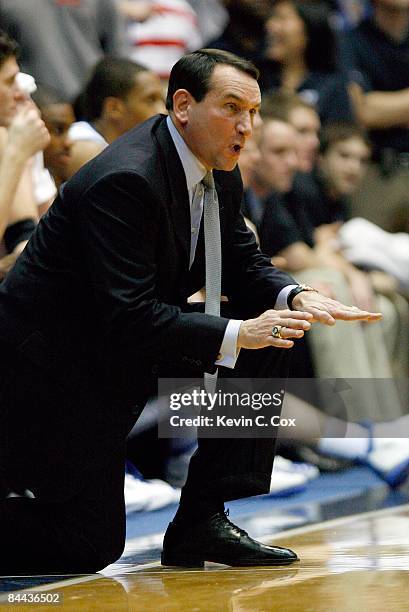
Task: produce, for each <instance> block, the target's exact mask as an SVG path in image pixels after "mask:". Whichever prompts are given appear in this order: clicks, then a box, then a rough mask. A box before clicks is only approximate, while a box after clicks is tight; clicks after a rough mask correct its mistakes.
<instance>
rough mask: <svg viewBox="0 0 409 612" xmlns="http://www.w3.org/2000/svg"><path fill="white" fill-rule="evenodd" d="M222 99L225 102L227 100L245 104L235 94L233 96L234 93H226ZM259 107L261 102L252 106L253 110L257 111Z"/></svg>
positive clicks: (242, 99)
mask: <svg viewBox="0 0 409 612" xmlns="http://www.w3.org/2000/svg"><path fill="white" fill-rule="evenodd" d="M224 98H225V100H227V99H233V100H237V102H241V103H242V104H243V102H245V100H244V98H242V97H241V96H238V95H237V94H235V93H227V94H226V95H225V96H224ZM260 105H261V101H260V102H257V103H256V104H254V105H253V106H254V108H257V109H258V108H260Z"/></svg>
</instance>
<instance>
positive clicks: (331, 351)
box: [253, 114, 402, 420]
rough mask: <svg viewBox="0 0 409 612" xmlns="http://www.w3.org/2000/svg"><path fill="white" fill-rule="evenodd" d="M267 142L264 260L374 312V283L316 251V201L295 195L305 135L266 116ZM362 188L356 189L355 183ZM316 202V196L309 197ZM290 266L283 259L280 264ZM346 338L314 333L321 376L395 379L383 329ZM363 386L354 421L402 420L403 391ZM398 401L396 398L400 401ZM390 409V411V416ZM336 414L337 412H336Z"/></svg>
mask: <svg viewBox="0 0 409 612" xmlns="http://www.w3.org/2000/svg"><path fill="white" fill-rule="evenodd" d="M263 119H264V126H263V132H262V137H261V141H260V151H261V155H262V161H261V162H259V164H258V165H257V169H256V173H255V180H254V182H253V188H254V189H255V191H256V193H257V194H258V195H259V197H263V198H264V208H265V212H264V216H263V220H262V223H261V227H260V234H259V235H260V245H261V250H262V252H264V253H266V254H267V255H270V256H272V257H273V262H275V259H274V257H276V256H279V257H280V258H284V260H285V261H286V262H287V269H288V270H289V271H290V272H292V273H293V274H294V275H295V276H296V278H297V280H298V281H299V282H307V283H308V284H312V285H313V286H314V287H317V288H319V290H320V291H321V292H327V293H328V294H329V295H331V296H332V297H334V296H335V297H336V299H341V300H342V299H343V300H346V301H347V302H350V303H351V302H353V300H354V299H357V297H359V299H360V302H361V307H362V303H363V302H364V303H366V304H368V303H372V304H374V294H373V291H372V289H371V287H370V283H369V280H368V279H367V278H366V275H365V274H364V273H363V272H361V271H360V270H358V269H356V268H354V267H353V266H352V265H351V264H348V262H347V261H346V260H345V259H344V258H342V257H341V255H339V254H335V253H332V254H330V253H329V252H328V251H327V250H325V249H324V250H320V249H319V248H317V246H316V244H315V234H314V229H315V220H314V214H316V209H315V207H316V206H318V205H319V202H317V201H316V199H315V198H314V197H312V198H311V200H309V198H308V193H307V191H306V190H305V189H300V190H299V191H297V192H296V194H295V193H294V189H293V187H294V180H295V176H296V172H297V134H296V131H295V129H294V128H293V127H292V126H291V125H290V124H289V123H287V122H285V121H282V120H277V119H276V118H275V117H274V116H266V115H265V114H264V116H263ZM366 155H368V150H366ZM354 186H355V188H356V183H354ZM309 193H310V194H311V189H310V191H309ZM282 261H283V259H280V264H281V262H282ZM341 327H342V329H340V328H338V329H340V331H339V333H340V336H339V337H338V338H337V339H336V340H335V341H334V343H333V342H332V336H331V338H330V337H329V336H328V335H326V334H325V333H320V330H319V331H318V332H316V331H314V330H312V331H310V333H309V335H308V344H309V346H310V348H311V352H312V356H313V364H314V369H315V372H316V374H317V375H318V376H319V377H322V378H326V377H328V378H334V377H335V378H339V377H347V378H348V377H349V378H366V379H368V380H369V379H372V378H373V379H376V378H391V377H392V370H391V363H390V358H389V355H388V353H387V350H386V346H385V341H384V338H383V333H382V328H381V327H378V331H376V330H375V331H374V328H370V327H369V326H355V325H354V326H353V327H352V328H349V329H351V331H349V329H346V328H345V326H341ZM381 387H382V385H379V387H375V384H374V386H373V387H372V388H369V386H368V387H365V388H364V386H362V388H356V389H354V390H353V391H351V395H350V397H349V399H348V402H347V409H348V416H349V419H350V420H357V419H362V418H374V419H375V420H379V419H382V418H383V419H385V418H386V419H388V418H395V417H398V416H399V415H400V414H401V411H402V409H401V404H400V400H399V397H398V395H397V392H396V389H394V388H393V389H390V388H389V387H388V388H387V389H386V387H387V385H384V387H383V388H381ZM393 394H394V395H393ZM385 405H387V406H388V408H387V409H386V408H385ZM328 409H330V407H328Z"/></svg>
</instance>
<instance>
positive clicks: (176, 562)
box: [161, 555, 299, 568]
mask: <svg viewBox="0 0 409 612" xmlns="http://www.w3.org/2000/svg"><path fill="white" fill-rule="evenodd" d="M205 561H209V562H210V563H222V564H223V565H230V566H231V567H270V566H274V565H290V564H291V563H295V562H296V561H299V558H298V557H296V558H295V559H288V560H287V559H286V560H283V561H281V560H280V561H272V562H270V563H263V562H261V561H258V562H255V561H254V559H248V560H245V559H243V560H242V561H240V563H238V562H237V559H231V560H228V559H224V560H223V561H220V560H218V559H198V558H197V557H185V556H183V557H177V558H174V557H173V558H170V557H166V556H164V555H162V556H161V564H162V565H166V566H169V567H193V568H203V567H204V565H205Z"/></svg>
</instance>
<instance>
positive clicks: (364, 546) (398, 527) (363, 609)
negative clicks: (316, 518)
mask: <svg viewBox="0 0 409 612" xmlns="http://www.w3.org/2000/svg"><path fill="white" fill-rule="evenodd" d="M265 541H266V542H267V541H268V540H266V539H265ZM272 541H273V542H274V543H276V544H281V545H283V546H289V547H290V548H293V549H294V550H296V551H297V553H298V554H299V556H300V558H301V561H300V562H299V563H297V564H294V565H292V566H289V567H287V568H283V567H281V568H255V569H254V568H253V569H251V568H241V569H232V568H228V567H225V566H221V565H216V564H208V565H207V567H206V569H205V570H174V569H171V568H162V567H161V566H160V565H159V564H158V563H150V564H147V565H139V566H136V567H135V566H129V567H127V566H126V565H121V566H119V567H118V568H117V570H116V569H115V565H114V566H111V568H112V570H111V572H110V573H111V575H106V576H85V577H82V578H73V579H72V580H68V581H65V582H60V583H58V584H53V585H44V586H42V587H36V588H34V589H33V592H37V593H38V592H41V591H46V592H48V593H49V592H50V591H52V590H53V589H55V590H57V591H59V592H60V593H61V594H62V595H63V597H64V603H63V606H62V607H61V606H59V607H53V606H50V605H48V606H44V607H42V606H38V605H37V606H30V605H25V606H24V607H23V606H22V607H18V606H16V605H14V606H8V605H7V604H6V605H4V604H3V605H0V612H2V611H3V610H14V611H15V610H16V609H19V610H36V611H38V610H39V609H42V610H46V609H49V610H51V609H55V610H58V609H60V610H61V609H63V610H64V611H65V610H70V611H71V610H72V611H75V612H81V611H84V612H85V611H86V612H89V611H91V610H103V611H106V610H112V611H115V612H122V611H124V612H125V611H130V612H140V611H141V612H142V611H143V612H145V611H147V612H151V611H152V612H158V611H162V610H163V611H166V612H188V611H192V612H212V611H220V612H224V611H232V612H254V611H260V612H261V611H263V612H264V611H266V612H268V611H275V610H277V611H280V612H292V611H294V612H295V611H297V612H307V611H311V612H321V611H322V612H338V611H342V612H344V611H345V612H346V611H347V612H378V611H379V612H381V611H382V612H386V611H387V612H395V611H405V612H407V611H408V610H409V505H405V506H400V507H397V508H393V509H388V510H380V511H375V512H369V513H366V514H361V515H357V516H353V517H347V518H342V519H336V520H334V521H328V522H326V523H321V524H319V525H315V526H312V527H311V526H310V527H305V528H299V529H295V530H292V531H287V532H286V533H283V534H281V535H280V536H277V535H276V536H274V538H273V540H272ZM108 574H109V572H108ZM3 601H4V600H3Z"/></svg>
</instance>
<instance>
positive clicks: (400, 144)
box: [343, 0, 409, 231]
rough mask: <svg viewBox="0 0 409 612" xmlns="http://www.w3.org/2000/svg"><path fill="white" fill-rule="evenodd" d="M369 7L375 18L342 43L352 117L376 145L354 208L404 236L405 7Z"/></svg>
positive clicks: (407, 124) (408, 97)
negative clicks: (367, 132)
mask: <svg viewBox="0 0 409 612" xmlns="http://www.w3.org/2000/svg"><path fill="white" fill-rule="evenodd" d="M372 5H373V16H372V17H371V18H368V19H365V20H363V21H362V23H361V24H360V25H359V26H358V27H357V28H356V29H354V30H353V31H352V32H350V33H349V34H347V35H346V38H345V41H344V43H345V44H344V54H343V63H344V65H345V67H346V69H347V70H348V76H349V79H350V80H351V84H350V94H351V96H352V100H353V105H354V108H355V112H356V114H357V116H358V118H359V119H360V121H361V122H362V124H363V125H364V127H365V128H366V129H368V130H370V135H371V139H372V141H373V143H374V152H373V157H374V165H373V166H372V167H371V168H370V171H369V173H368V175H367V180H366V181H365V182H364V183H363V185H362V189H361V190H360V191H359V192H358V193H357V197H356V198H354V201H353V206H354V210H355V211H356V212H357V213H358V214H359V215H360V216H364V217H366V218H368V219H370V220H371V221H373V222H374V223H376V224H377V225H380V226H381V227H383V228H384V229H387V230H389V231H402V230H403V231H408V230H409V212H408V211H409V198H408V195H407V183H408V179H409V171H408V167H409V2H408V1H407V0H373V1H372Z"/></svg>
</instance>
